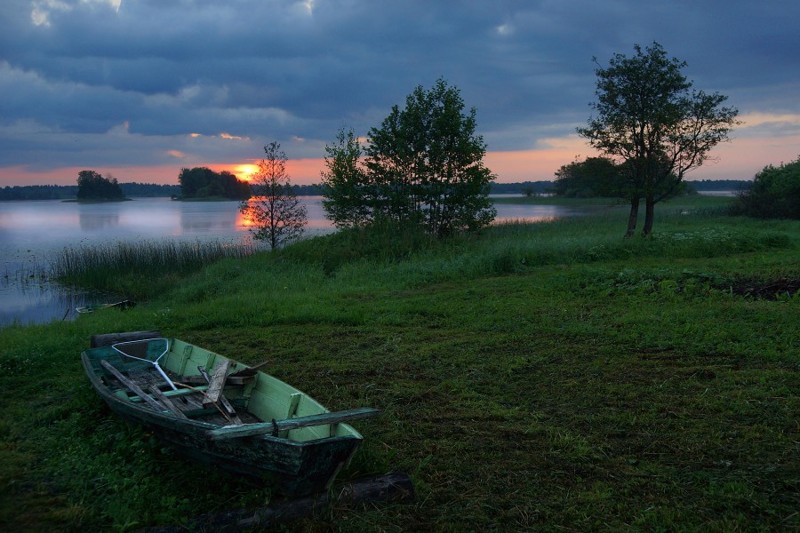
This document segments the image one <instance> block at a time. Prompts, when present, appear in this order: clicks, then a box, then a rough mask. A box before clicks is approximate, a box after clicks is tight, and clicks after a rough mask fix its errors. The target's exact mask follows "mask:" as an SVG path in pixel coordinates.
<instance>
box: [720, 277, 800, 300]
mask: <svg viewBox="0 0 800 533" xmlns="http://www.w3.org/2000/svg"><path fill="white" fill-rule="evenodd" d="M730 290H731V292H733V293H734V294H738V295H740V296H747V297H751V298H760V299H763V300H779V299H783V298H791V297H792V296H794V295H796V294H798V292H800V278H779V279H773V280H760V279H739V280H736V281H735V282H734V283H733V284H732V285H731V286H730Z"/></svg>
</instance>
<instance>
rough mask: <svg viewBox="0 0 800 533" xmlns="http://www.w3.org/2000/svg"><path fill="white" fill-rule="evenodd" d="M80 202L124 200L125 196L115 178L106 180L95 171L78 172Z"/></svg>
mask: <svg viewBox="0 0 800 533" xmlns="http://www.w3.org/2000/svg"><path fill="white" fill-rule="evenodd" d="M77 197H78V200H123V199H124V198H125V195H124V194H123V193H122V189H121V188H120V186H119V183H117V180H116V179H115V178H104V177H103V176H101V175H100V174H98V173H97V172H95V171H94V170H81V171H80V172H78V193H77Z"/></svg>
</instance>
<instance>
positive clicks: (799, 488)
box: [0, 204, 800, 531]
mask: <svg viewBox="0 0 800 533" xmlns="http://www.w3.org/2000/svg"><path fill="white" fill-rule="evenodd" d="M703 205H705V206H708V205H709V204H697V205H695V208H694V209H685V207H687V206H686V205H684V206H683V208H682V207H681V206H679V205H677V204H676V206H675V209H674V210H673V211H666V210H661V211H658V212H657V219H656V232H657V233H656V235H654V236H653V237H652V238H645V239H643V238H639V237H635V238H632V239H623V238H622V235H621V234H622V230H624V223H625V220H624V217H625V213H622V214H620V213H613V212H611V213H606V214H600V215H593V216H590V217H577V218H575V219H569V220H562V221H556V222H552V223H539V224H530V225H522V224H509V225H503V226H498V227H493V228H489V229H488V230H486V231H485V232H483V233H482V234H480V235H478V236H471V237H461V238H455V239H452V240H449V241H447V242H443V243H442V242H432V241H428V240H426V239H424V238H423V237H421V236H420V235H418V234H414V233H413V232H411V233H403V232H395V233H390V234H387V233H385V232H384V233H381V232H378V233H377V234H369V233H353V234H347V233H339V234H333V235H327V236H324V237H318V238H315V239H310V240H308V241H304V242H300V243H297V244H295V245H293V246H290V247H287V248H286V249H284V250H281V251H279V252H278V253H267V254H255V255H251V256H248V257H244V258H240V259H224V260H221V261H218V262H215V263H214V264H211V265H209V266H208V267H205V268H203V269H202V270H199V271H196V272H195V273H193V274H190V275H188V276H186V277H182V278H181V282H180V283H179V284H176V286H175V287H174V288H173V289H172V290H170V291H169V292H168V293H165V294H163V295H161V296H159V297H157V298H154V299H153V300H152V301H150V302H149V303H147V304H145V305H141V306H137V307H136V308H134V309H131V310H129V311H126V312H124V313H123V312H118V311H116V310H109V311H106V312H102V313H94V314H92V315H89V316H86V317H81V318H80V319H79V320H77V321H76V322H74V323H59V324H52V325H48V326H33V327H27V328H22V327H11V328H7V329H3V330H0V345H2V346H3V349H2V352H0V400H2V402H3V405H4V410H3V413H2V415H0V491H1V492H0V495H2V496H1V497H0V524H7V525H9V526H14V527H16V528H17V529H19V528H23V529H25V528H27V529H48V528H51V529H101V528H114V529H119V530H123V531H125V530H134V529H140V528H145V527H150V526H158V525H162V526H163V525H172V526H178V527H181V526H188V524H189V522H188V521H189V519H190V518H191V517H195V516H198V515H200V514H204V513H209V512H210V513H219V512H222V511H225V510H230V509H238V508H254V507H258V506H263V505H265V504H267V503H268V502H269V500H270V498H271V495H270V492H269V489H268V487H263V486H258V485H254V484H250V483H247V482H245V481H243V480H240V479H237V478H235V477H233V478H232V477H226V476H224V475H222V474H219V473H217V472H215V471H213V470H208V469H204V468H202V467H199V466H194V465H193V464H192V463H188V462H184V461H182V460H181V459H180V458H178V457H176V456H174V454H173V453H172V452H171V451H170V450H169V449H165V448H163V447H162V446H161V445H160V444H159V443H158V442H157V441H155V440H154V439H153V438H152V437H151V436H150V435H148V434H147V433H145V432H142V431H140V430H136V429H135V428H133V429H132V428H130V427H129V426H126V425H125V424H124V423H122V422H121V421H119V420H118V419H116V418H115V417H114V416H113V415H112V414H111V413H109V412H108V410H107V409H105V408H104V407H103V405H102V402H101V401H100V400H99V398H97V397H95V396H94V395H93V393H92V391H91V388H90V387H89V385H88V382H87V380H86V378H85V376H83V374H82V370H81V368H80V363H79V357H78V355H79V353H80V351H81V350H82V349H84V348H85V347H86V346H87V343H88V338H89V336H90V335H91V334H95V333H107V332H112V331H123V330H137V329H160V330H162V332H163V333H165V334H166V335H169V336H176V337H178V338H182V339H185V340H187V341H189V342H192V343H195V344H198V345H201V346H204V347H207V348H209V349H212V350H214V351H217V352H219V353H222V354H225V355H229V356H232V357H234V358H236V359H238V360H242V361H245V362H249V363H258V362H262V361H265V360H266V361H268V367H267V371H268V372H270V373H272V374H274V375H276V376H277V377H279V378H280V379H283V380H284V381H287V382H289V383H292V384H293V385H295V386H297V387H299V388H300V389H301V390H305V391H306V392H308V393H309V394H311V395H312V396H314V397H315V398H317V399H318V400H319V401H320V402H322V403H323V404H324V405H326V406H327V407H329V408H330V409H332V410H335V409H345V408H351V407H356V406H361V405H365V406H367V405H368V406H372V407H378V408H380V409H381V410H382V411H383V414H382V415H381V416H380V417H378V418H375V419H369V420H366V421H363V422H359V423H358V424H355V425H356V427H357V429H358V430H359V431H360V432H361V433H362V434H363V435H364V436H365V441H364V445H363V446H362V448H361V450H360V451H359V452H358V453H357V455H356V456H355V458H354V461H353V463H352V465H351V466H350V468H349V469H348V470H346V471H344V472H342V474H341V476H340V477H341V480H342V481H345V480H349V479H353V478H355V477H358V476H359V475H363V474H382V473H385V472H387V471H389V470H392V469H396V470H401V471H405V472H408V473H409V474H410V475H411V476H412V478H413V480H414V483H415V486H416V489H417V493H418V497H417V500H416V502H414V503H412V504H406V505H393V504H387V505H376V506H366V507H348V506H341V507H337V508H336V509H334V510H328V511H325V512H321V513H319V514H318V515H316V516H315V517H313V518H311V519H307V520H304V521H301V522H298V523H294V524H292V525H291V526H289V528H290V530H312V531H322V530H336V531H365V530H370V531H374V530H382V531H405V530H438V531H460V530H491V529H496V530H503V531H527V530H532V529H533V530H546V531H556V530H563V529H570V530H580V531H585V530H620V529H634V530H662V531H664V530H703V531H706V530H708V531H750V530H794V529H799V528H800V515H798V513H797V508H798V505H800V477H798V468H797V454H798V453H799V452H800V444H798V443H800V425H798V413H800V398H799V397H798V395H797V394H796V391H797V390H800V355H798V354H799V353H800V346H799V345H798V343H797V338H798V335H797V333H798V324H800V295H798V294H797V293H796V292H795V293H791V294H786V295H784V296H781V297H776V298H771V299H765V298H760V297H755V296H748V295H747V294H739V293H737V292H736V291H735V290H734V289H735V288H736V286H737V284H738V283H740V282H741V281H742V280H746V281H747V283H752V282H753V280H763V281H764V282H765V284H767V282H771V281H775V280H778V279H795V280H796V279H800V261H798V259H800V253H799V252H798V250H799V249H800V248H799V247H800V223H798V222H796V221H759V220H750V219H744V218H732V217H726V216H722V215H720V214H719V212H716V211H715V210H714V209H704V207H703ZM711 207H712V208H713V207H714V206H711ZM198 478H202V479H203V482H202V484H201V485H198V482H197V479H198Z"/></svg>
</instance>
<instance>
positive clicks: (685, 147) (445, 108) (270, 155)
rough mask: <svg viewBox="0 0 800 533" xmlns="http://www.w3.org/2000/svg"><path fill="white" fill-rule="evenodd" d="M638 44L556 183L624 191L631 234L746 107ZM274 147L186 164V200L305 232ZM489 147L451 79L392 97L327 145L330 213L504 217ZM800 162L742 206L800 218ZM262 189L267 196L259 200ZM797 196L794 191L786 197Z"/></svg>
mask: <svg viewBox="0 0 800 533" xmlns="http://www.w3.org/2000/svg"><path fill="white" fill-rule="evenodd" d="M634 51H635V54H634V55H633V56H630V57H628V56H625V55H623V54H615V55H614V56H613V57H612V59H611V60H610V62H609V64H608V66H607V67H602V66H598V68H597V69H596V71H595V73H596V75H597V85H596V92H595V95H596V97H597V100H596V101H595V102H594V103H592V104H591V107H592V110H593V112H594V114H593V116H590V117H589V119H588V121H587V125H586V126H585V127H580V128H578V129H577V132H578V134H579V135H581V136H582V137H584V138H586V140H587V141H588V143H589V145H590V146H592V147H593V148H595V149H596V150H597V151H598V152H599V153H600V156H599V157H591V158H587V159H586V160H584V161H577V160H576V161H574V162H572V163H569V164H567V165H564V166H562V167H561V168H560V169H559V170H558V172H557V173H556V176H555V177H556V179H555V181H554V183H553V187H552V190H553V192H554V193H556V194H559V195H562V196H575V197H580V196H607V197H615V198H621V199H623V200H625V201H626V202H628V204H629V206H630V212H629V216H628V222H627V229H626V232H625V235H626V236H631V235H633V234H634V232H635V231H636V229H637V225H638V222H639V208H640V205H641V204H642V203H644V209H645V214H644V224H643V226H642V229H641V233H642V235H645V236H646V235H649V234H650V233H651V232H652V231H653V226H654V219H655V216H654V215H655V205H656V204H657V203H659V202H661V201H662V200H664V199H667V198H669V197H671V196H674V195H676V194H680V193H681V192H684V191H685V190H686V188H687V184H686V181H685V177H686V174H687V173H688V172H690V171H691V170H693V169H696V168H698V167H700V166H701V165H702V164H703V163H704V162H705V161H707V160H708V158H709V157H710V155H709V153H710V151H711V150H712V149H713V148H714V147H715V146H716V145H717V144H719V143H720V142H724V141H727V140H728V135H729V133H730V131H731V129H732V128H733V127H734V126H735V125H737V124H738V121H737V120H736V117H737V115H738V110H736V109H735V108H733V107H726V106H724V105H723V104H724V103H725V101H726V100H727V97H726V96H723V95H721V94H719V93H706V92H705V91H702V90H697V89H695V88H694V87H693V83H692V82H691V81H689V80H688V79H687V78H686V76H685V75H684V74H683V72H682V70H683V69H684V68H685V67H686V63H685V62H683V61H680V60H678V59H675V58H670V57H668V56H667V54H666V51H665V50H664V49H663V48H662V47H661V45H660V44H658V43H653V44H652V45H651V46H649V47H646V48H642V47H641V46H639V45H635V46H634ZM595 62H596V60H595ZM598 65H599V64H598ZM362 139H366V140H362ZM264 150H265V154H266V157H265V158H264V159H263V160H261V162H260V163H259V168H258V172H257V173H256V174H255V175H254V177H253V181H252V183H246V182H242V181H240V180H238V179H237V178H236V176H234V175H233V174H231V173H230V172H227V171H223V172H219V173H217V172H214V171H212V170H210V169H208V168H204V167H199V168H193V169H182V170H181V173H180V176H179V182H180V186H181V196H182V198H185V199H191V198H230V199H238V200H241V201H242V204H241V210H242V211H243V212H244V213H246V214H247V215H248V216H249V217H250V219H251V220H252V221H254V228H253V232H254V236H255V238H257V239H263V240H266V241H268V242H269V244H270V246H271V247H273V248H274V247H276V246H279V245H281V244H283V243H284V242H287V241H288V240H292V239H294V238H297V237H298V236H299V235H300V233H301V232H302V230H303V226H304V225H305V219H306V212H305V208H304V206H303V205H302V204H300V203H299V202H298V201H297V198H296V197H297V187H296V186H294V185H293V184H292V183H291V180H290V177H289V176H288V174H287V172H286V160H287V159H286V154H285V153H284V152H283V151H282V150H281V149H280V144H278V143H277V142H272V143H270V144H269V145H268V146H265V147H264ZM486 150H487V145H486V143H485V142H484V140H483V138H482V136H480V135H478V134H477V120H476V110H475V109H474V108H471V109H467V108H466V106H465V104H464V102H463V100H462V98H461V95H460V92H459V91H458V89H457V88H455V87H452V86H449V85H448V84H447V82H446V81H445V80H443V79H439V80H438V81H437V82H436V83H435V84H434V86H433V87H432V88H431V89H429V90H426V89H424V88H423V87H421V86H418V87H417V88H416V89H415V90H414V91H413V92H412V93H411V94H409V95H408V97H407V98H406V101H405V106H404V107H402V108H401V107H400V106H397V105H395V106H393V107H392V109H391V111H390V113H389V115H388V116H387V117H386V118H385V119H384V120H383V122H382V123H381V124H380V125H379V126H376V127H373V128H371V129H370V130H369V131H368V132H366V135H359V134H357V133H356V132H355V131H354V130H352V129H349V128H342V129H341V130H340V131H339V133H338V135H337V137H336V139H335V140H334V141H333V143H331V144H329V145H327V146H326V147H325V157H324V162H325V168H324V170H323V172H322V175H321V178H322V182H321V184H320V188H321V192H322V195H323V197H324V199H323V208H324V210H325V213H326V216H327V217H328V218H329V219H330V220H331V221H332V222H333V223H334V225H335V226H336V227H337V228H362V227H366V226H370V225H373V224H376V223H379V224H387V223H388V224H391V225H397V226H406V225H412V226H416V227H419V228H420V229H422V230H423V231H425V232H427V233H428V234H430V235H431V236H433V237H446V236H448V235H452V234H454V233H461V232H472V231H477V230H480V229H481V228H483V227H485V226H487V225H488V224H490V223H491V222H492V220H493V219H494V217H495V214H496V212H495V210H494V208H493V207H492V204H491V201H490V200H489V198H488V196H489V194H490V192H492V185H493V183H494V180H495V176H494V175H493V174H492V172H491V171H490V170H489V169H488V168H487V167H486V166H485V165H484V157H485V155H486ZM796 165H800V162H799V163H797V164H796ZM796 165H795V164H794V163H792V164H789V165H781V167H778V168H773V167H769V168H766V169H764V171H762V172H761V173H759V175H757V176H756V177H755V180H754V186H753V187H752V189H751V191H755V192H759V191H762V190H765V189H769V190H770V191H772V192H771V193H770V194H772V196H769V195H762V196H763V197H764V198H772V202H773V204H774V205H773V207H781V206H784V204H786V205H785V209H784V208H781V209H770V208H769V207H767V208H764V207H763V206H760V207H759V208H758V209H756V208H755V207H754V206H755V205H756V204H758V202H755V201H750V202H749V203H748V202H744V201H743V202H741V205H747V206H749V207H750V209H749V211H747V210H744V209H743V212H749V213H751V214H757V216H761V215H758V213H761V214H762V215H763V214H767V213H775V212H780V213H785V215H782V216H794V214H795V213H796V211H797V210H796V208H795V206H796V205H799V204H800V203H798V202H797V201H796V196H791V195H796V193H797V190H796V189H798V187H797V186H796V185H795V183H796V182H797V181H798V179H797V176H796V174H797V172H796V170H795V166H796ZM82 185H85V187H84V186H82ZM86 190H90V191H91V193H90V194H96V195H102V197H103V198H115V197H117V196H118V195H121V192H120V191H119V184H117V183H116V180H113V179H104V178H102V177H101V176H99V175H96V173H94V172H92V171H84V172H82V173H81V176H79V190H78V197H79V198H86V197H88V196H86V194H89V193H86ZM774 191H780V194H777V193H774ZM524 192H528V193H530V194H535V193H536V192H537V190H536V188H534V187H530V188H528V189H527V191H524ZM773 193H774V194H773ZM253 194H255V195H256V198H255V199H253V200H249V199H250V197H251V195H253ZM787 194H788V195H789V196H790V198H789V199H788V200H787V199H786V198H784V197H783V196H780V195H784V196H785V195H787ZM743 196H744V195H743ZM750 198H751V199H752V198H753V196H752V195H751V196H750ZM759 205H760V204H759Z"/></svg>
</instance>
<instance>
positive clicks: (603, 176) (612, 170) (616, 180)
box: [554, 157, 625, 198]
mask: <svg viewBox="0 0 800 533" xmlns="http://www.w3.org/2000/svg"><path fill="white" fill-rule="evenodd" d="M624 186H625V181H624V176H623V174H622V172H621V170H620V169H619V168H618V167H617V165H616V164H614V161H612V160H611V159H608V158H606V157H587V158H586V159H585V160H584V161H577V160H575V161H573V162H572V163H569V164H568V165H563V166H561V168H559V169H558V170H557V171H556V181H555V186H554V189H555V193H556V194H557V195H559V196H565V197H567V198H591V197H593V196H601V197H609V198H610V197H615V196H623V195H624V194H625V193H624V192H623V190H624Z"/></svg>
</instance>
